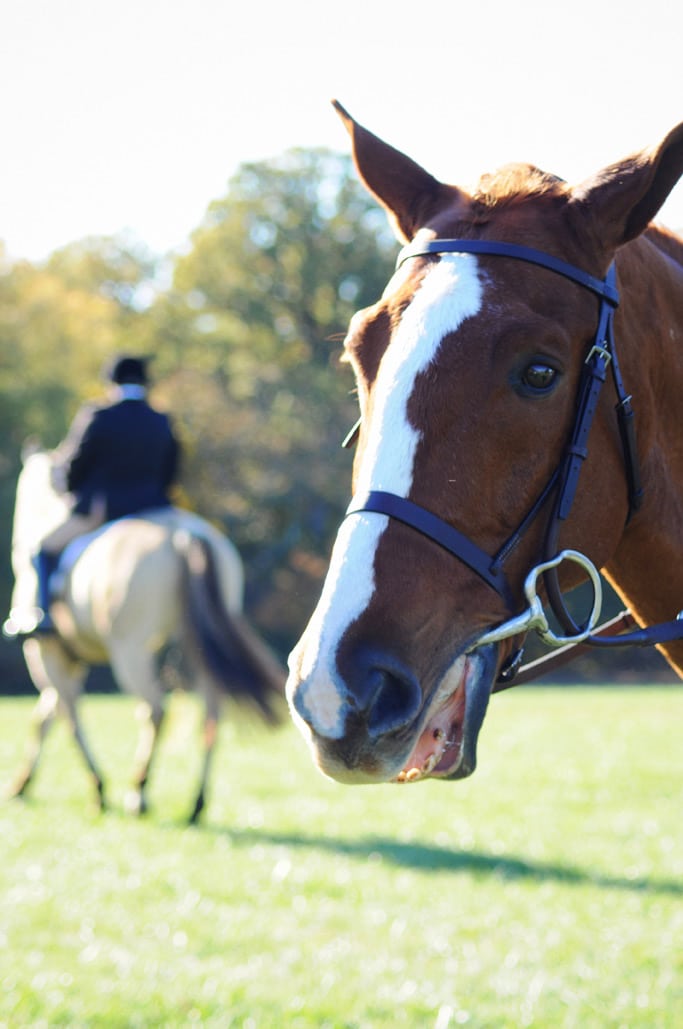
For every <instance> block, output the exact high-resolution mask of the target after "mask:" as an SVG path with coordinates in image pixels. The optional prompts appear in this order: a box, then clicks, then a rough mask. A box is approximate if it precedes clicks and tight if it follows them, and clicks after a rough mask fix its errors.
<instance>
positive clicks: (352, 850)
mask: <svg viewBox="0 0 683 1029" xmlns="http://www.w3.org/2000/svg"><path fill="white" fill-rule="evenodd" d="M201 830H202V831H204V832H210V833H215V834H216V835H224V836H227V837H229V838H230V840H231V842H232V843H233V844H235V845H236V846H255V845H258V844H265V845H271V846H283V847H295V848H296V847H300V848H307V849H313V850H323V851H330V852H332V853H335V854H342V855H345V856H347V857H352V858H364V859H373V860H380V861H383V862H386V863H387V864H390V865H396V866H398V867H402V868H412V869H414V870H416V871H423V870H424V871H428V872H454V873H463V872H464V873H467V874H474V875H480V876H495V877H497V878H500V879H504V880H510V881H514V880H524V879H528V880H530V881H535V882H538V883H541V882H548V881H552V882H558V883H567V884H568V885H574V886H598V887H602V888H605V889H613V890H629V891H632V892H634V893H660V894H668V895H671V896H683V882H679V881H676V880H673V879H655V878H649V877H645V878H642V877H641V878H630V877H627V876H620V875H604V874H602V873H593V872H590V871H586V870H585V869H581V868H574V867H571V866H570V865H557V864H547V863H544V862H542V861H530V860H528V859H527V858H522V857H510V856H507V857H506V856H504V855H498V854H484V853H481V852H479V851H473V850H448V849H447V848H445V847H439V846H436V845H434V844H430V843H427V844H424V843H402V842H400V841H397V840H391V839H385V838H382V837H379V836H363V837H359V838H358V839H356V840H346V839H340V838H336V837H327V836H318V835H316V836H305V835H303V834H300V833H298V834H294V833H278V832H269V831H268V830H267V829H260V828H258V829H256V828H255V829H225V828H221V827H220V826H212V825H204V826H202V827H201Z"/></svg>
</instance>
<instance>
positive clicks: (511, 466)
mask: <svg viewBox="0 0 683 1029" xmlns="http://www.w3.org/2000/svg"><path fill="white" fill-rule="evenodd" d="M336 106H337V110H338V112H339V113H340V115H341V117H342V119H343V121H344V123H345V125H346V127H347V129H348V131H349V133H350V136H351V139H352V144H353V154H354V160H355V164H356V168H357V170H358V172H359V174H360V177H361V179H362V181H363V182H364V184H365V185H366V187H367V188H368V190H369V191H370V192H371V193H372V194H373V195H374V196H375V198H376V199H377V200H378V201H379V202H380V203H381V204H382V205H383V206H384V208H385V209H386V211H387V213H388V215H389V217H390V220H391V222H392V223H393V225H394V228H395V231H396V235H397V237H398V239H399V241H400V242H401V243H403V244H410V245H409V246H408V247H407V249H406V251H405V253H404V257H405V259H404V260H403V261H402V262H401V263H400V265H399V267H398V269H397V271H396V272H395V274H394V276H393V278H392V279H391V280H390V282H389V283H388V285H387V287H386V289H385V291H384V294H383V296H382V297H381V299H380V300H379V301H378V302H377V303H376V304H374V305H373V306H372V307H370V308H367V309H366V310H363V311H360V312H358V313H357V314H356V315H355V316H354V317H353V319H352V321H351V324H350V328H349V331H348V335H347V337H346V341H345V356H346V359H347V360H348V361H349V362H350V363H351V365H352V368H353V371H354V373H355V377H356V382H357V387H358V395H359V402H360V413H361V418H360V423H359V431H358V438H357V450H356V455H355V461H354V466H353V494H354V502H352V505H351V507H350V509H349V513H348V515H347V517H346V518H345V519H344V521H343V522H342V525H341V527H340V529H339V532H338V535H337V539H336V542H335V545H334V548H333V552H332V557H331V563H330V568H329V572H328V575H327V578H326V581H325V583H324V587H323V591H322V596H321V598H320V601H319V603H318V606H317V608H316V610H315V612H314V613H313V616H312V618H311V620H310V622H309V624H308V626H307V628H306V630H305V632H304V633H303V636H302V637H301V639H300V641H299V643H298V645H297V646H296V648H295V649H294V650H293V652H292V654H291V656H290V677H289V682H288V697H289V702H290V707H291V710H292V712H293V716H294V719H295V721H296V722H297V724H298V725H299V727H300V728H301V730H302V732H303V733H304V735H305V736H306V737H307V739H308V741H309V743H310V746H311V748H312V751H313V754H314V758H315V760H316V762H317V764H318V765H319V767H320V769H321V770H322V771H323V772H324V773H326V774H327V775H329V776H331V777H333V778H335V779H338V780H340V781H345V782H352V783H359V782H381V781H388V780H394V781H405V780H413V779H420V778H425V777H437V778H451V779H452V778H461V777H463V776H466V775H469V774H470V773H471V772H472V771H473V769H474V767H475V763H476V744H477V736H478V733H479V729H480V726H481V724H482V721H483V718H484V714H485V711H486V706H487V702H488V697H489V694H490V691H491V688H492V685H493V683H494V682H495V680H496V678H497V676H498V675H499V673H500V671H501V668H503V667H504V666H505V664H506V662H508V661H509V659H510V657H511V654H512V652H513V651H514V649H515V647H516V646H517V644H518V639H517V633H516V630H514V629H513V630H511V631H509V632H508V633H502V634H498V635H496V633H491V629H492V627H496V626H499V625H500V624H501V623H504V624H511V625H513V626H514V625H515V624H516V623H515V615H517V614H518V613H519V612H520V610H522V609H523V607H524V603H525V596H524V586H525V582H527V580H528V576H529V572H530V570H533V569H535V568H538V566H539V563H540V562H541V561H542V559H543V558H547V557H548V556H550V557H551V558H555V557H556V555H557V554H558V553H559V552H560V551H561V548H562V547H571V548H572V552H573V551H576V552H579V554H582V555H585V556H586V565H581V563H579V564H578V565H577V564H575V563H573V562H571V561H563V562H562V563H561V565H560V568H559V570H558V574H559V579H560V582H561V587H562V589H566V588H570V587H572V586H574V585H576V584H577V582H578V581H580V579H581V578H582V577H583V575H584V573H585V567H586V566H587V567H589V568H591V567H595V568H596V569H597V568H602V567H603V566H605V565H606V564H608V562H609V561H610V560H611V558H612V557H613V555H614V553H615V551H616V549H617V548H618V545H619V542H620V540H621V539H622V537H623V535H624V531H625V530H624V527H625V525H626V523H627V519H628V515H629V504H630V497H629V491H628V488H627V476H626V475H625V470H624V447H623V444H622V439H621V433H620V429H619V425H618V424H617V419H616V418H615V415H614V403H615V397H614V389H613V387H612V384H611V383H610V384H609V387H606V388H605V389H603V391H602V394H601V395H600V396H599V399H598V401H597V402H596V403H595V407H596V410H595V414H594V417H593V415H592V414H591V417H592V419H593V420H592V428H591V433H590V448H589V451H588V454H587V456H586V454H585V453H583V454H578V455H577V454H574V455H573V458H572V455H571V454H569V456H568V446H569V444H571V438H572V429H573V427H574V426H575V425H576V417H577V415H576V408H577V403H579V401H578V400H577V398H581V397H582V396H583V394H582V393H581V390H582V388H583V387H582V383H583V380H584V378H585V371H584V367H585V363H586V359H587V351H589V350H590V348H591V344H592V343H593V342H595V343H596V344H597V345H598V348H599V349H600V344H601V342H602V341H601V340H600V339H597V338H596V332H597V331H598V322H599V321H600V319H601V318H602V312H603V310H604V311H605V312H607V313H606V314H605V321H606V322H607V321H608V320H609V319H611V315H612V313H613V309H614V306H615V305H616V290H613V289H612V288H611V287H610V286H609V284H605V283H606V276H607V275H608V271H609V269H610V266H611V265H612V263H613V261H614V259H615V256H616V254H617V251H618V250H619V249H620V248H621V247H623V246H624V245H625V244H627V243H629V241H631V240H635V239H636V237H638V236H640V235H641V233H643V232H644V231H645V229H646V228H647V226H648V223H649V221H650V219H651V218H652V217H653V216H654V215H655V214H656V212H657V210H658V209H659V207H660V206H661V204H662V203H663V202H664V200H665V199H666V196H667V195H668V193H669V191H670V190H671V188H672V187H673V185H674V184H675V182H676V180H677V178H678V176H679V175H680V172H681V167H682V165H683V126H679V128H678V129H676V130H674V131H673V132H672V133H670V135H669V136H667V138H666V139H665V140H664V141H663V142H662V143H661V144H660V145H659V146H657V147H654V148H652V149H651V150H647V151H643V152H641V153H638V154H636V155H634V156H633V157H631V158H628V159H626V160H624V161H621V162H619V163H618V164H615V165H613V166H611V167H608V168H606V169H604V170H603V171H601V172H600V173H599V174H598V175H596V176H595V177H593V178H591V179H590V180H588V181H586V182H583V183H581V184H580V185H578V186H570V185H569V184H567V183H566V182H564V181H562V180H561V179H559V178H557V177H556V176H553V175H548V174H545V173H543V172H541V171H539V170H538V169H537V168H533V167H531V166H527V165H513V166H509V167H506V168H504V169H503V170H502V171H500V172H498V173H496V174H494V175H487V176H484V177H483V178H482V179H481V180H480V182H479V184H478V186H477V187H476V189H474V190H473V191H469V192H468V191H465V190H464V189H461V188H458V187H455V186H452V185H446V184H444V183H441V182H439V181H437V180H436V179H435V178H434V177H433V176H431V175H430V174H429V173H428V172H427V171H425V170H424V169H423V168H421V167H420V166H419V165H418V164H416V163H415V162H414V161H413V160H411V159H410V158H408V157H407V156H405V155H404V154H402V153H400V152H398V151H397V150H395V149H394V148H393V147H391V146H389V145H387V144H386V143H384V142H383V141H382V140H380V139H378V138H377V137H376V136H375V135H373V134H372V133H370V132H369V131H367V130H366V129H364V128H363V127H362V126H360V125H358V124H357V123H356V122H355V121H354V120H353V119H352V118H351V117H350V116H349V115H348V114H347V113H346V112H345V111H344V110H343V108H341V107H340V106H339V105H336ZM444 241H445V242H446V243H449V244H453V245H452V246H450V245H449V246H445V245H444ZM454 241H455V242H454ZM489 243H490V244H492V251H491V252H487V245H488V244H489ZM482 244H483V246H482ZM638 245H640V244H636V246H638ZM496 247H497V248H498V249H496ZM515 248H516V249H515ZM522 253H523V254H525V255H526V256H524V257H523V258H522V259H515V258H520V257H521V256H522ZM530 253H531V254H537V255H539V254H540V255H541V256H542V255H547V258H548V260H547V262H545V263H544V261H541V262H540V264H539V263H534V262H533V261H532V260H530V259H529V258H528V254H530ZM620 268H621V266H620ZM558 269H559V270H558ZM620 275H621V271H620ZM638 275H641V276H644V278H645V282H646V285H645V287H644V288H646V289H649V290H650V291H651V292H653V291H654V290H655V284H654V283H653V281H652V278H653V275H652V272H651V271H648V270H647V254H645V255H644V256H642V255H641V256H639V255H635V256H634V258H633V261H632V262H631V264H627V263H624V266H623V283H622V282H621V281H620V286H622V288H623V289H624V291H625V290H626V288H627V287H630V288H631V289H632V290H635V288H636V285H637V284H634V282H633V280H634V277H637V276H638ZM632 308H633V304H632V303H630V302H629V304H626V303H625V302H624V303H622V309H623V310H622V312H620V313H619V315H618V316H617V317H618V319H619V320H618V321H617V331H618V334H619V333H621V334H625V335H626V336H629V337H630V335H631V334H633V333H634V332H635V331H637V329H638V327H639V325H641V324H642V323H643V321H644V317H643V316H642V315H641V316H640V317H639V319H635V316H634V321H633V322H632V323H629V322H628V321H627V318H626V311H627V309H628V312H630V311H631V309H632ZM629 343H630V339H629ZM634 349H635V347H629V348H628V352H627V353H625V354H624V360H623V369H622V371H623V376H624V378H625V379H626V380H627V384H630V387H629V388H632V389H633V388H635V386H636V384H637V381H638V375H639V372H638V368H637V366H636V365H635V364H634V362H633V358H632V356H631V352H632V350H634ZM606 356H607V357H609V356H610V355H606ZM603 371H604V369H603ZM603 378H604V375H603ZM639 432H640V436H639V444H640V445H641V448H648V447H650V446H651V445H652V438H653V433H654V427H653V425H652V424H651V421H650V419H649V415H647V414H644V415H643V418H642V421H641V424H640V425H639ZM568 441H569V444H568ZM569 449H571V447H570V446H569ZM574 449H575V450H576V449H577V447H575V448H574ZM574 458H575V459H577V460H579V463H580V464H581V466H582V470H581V476H580V480H579V482H578V486H577V487H576V489H575V496H573V497H572V503H571V514H570V516H569V517H568V518H566V520H564V519H561V518H559V517H555V519H554V524H555V526H556V527H558V526H559V528H558V530H557V531H556V532H555V533H554V535H553V538H552V546H551V550H552V553H550V554H548V543H547V540H548V521H549V518H550V512H551V511H552V509H553V503H555V502H556V494H557V491H558V489H559V485H558V477H557V469H558V467H559V466H560V465H563V464H564V465H566V464H567V462H568V461H569V460H570V459H574ZM567 474H568V473H567ZM358 498H361V499H358ZM415 512H417V513H415ZM430 522H434V525H435V528H434V531H431V530H430ZM451 537H454V538H455V539H456V543H454V544H453V546H450V545H446V544H445V543H444V540H446V539H447V540H450V539H451ZM457 540H459V541H460V542H459V543H458V542H457ZM463 541H464V542H463Z"/></svg>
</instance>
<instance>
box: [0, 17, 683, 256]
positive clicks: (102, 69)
mask: <svg viewBox="0 0 683 1029" xmlns="http://www.w3.org/2000/svg"><path fill="white" fill-rule="evenodd" d="M682 29H683V7H682V6H681V5H679V4H675V3H672V2H671V0H648V2H645V3H643V2H642V0H621V2H619V3H615V2H614V0H576V2H574V3H571V2H570V3H565V4H556V3H550V2H549V0H518V2H517V3H515V2H514V0H413V2H408V0H338V2H335V3H329V2H328V0H289V2H286V0H251V2H249V0H246V2H244V0H242V2H240V0H0V144H1V149H0V153H1V154H2V159H1V161H0V239H2V240H4V242H5V244H6V246H7V248H8V251H9V254H10V256H11V257H15V258H18V257H27V258H29V259H31V260H41V259H42V258H44V257H45V256H46V255H47V254H48V253H49V252H50V251H51V250H53V249H55V248H57V247H59V246H62V245H64V244H66V243H68V242H71V241H73V240H75V239H79V238H81V237H83V236H87V235H92V234H95V235H100V234H104V235H107V234H113V233H117V232H119V231H122V230H124V229H130V230H132V232H133V233H134V234H135V235H136V236H137V237H138V238H139V239H141V240H142V241H144V242H145V243H147V244H148V245H149V246H150V247H151V248H152V249H153V250H157V251H159V252H163V251H166V250H170V249H174V248H178V247H181V246H182V245H183V243H184V242H185V241H186V239H187V237H188V235H189V233H190V232H191V231H192V230H193V229H194V228H195V227H196V226H197V225H198V224H199V223H200V221H201V219H202V217H203V215H204V212H205V210H206V208H207V206H208V204H209V203H210V201H211V200H213V199H215V198H216V197H219V196H222V195H223V194H224V193H225V192H226V188H227V181H228V178H229V176H230V175H231V174H232V173H233V172H234V171H235V170H236V168H237V167H238V165H239V164H240V163H242V162H244V161H250V160H262V159H265V158H268V157H272V156H275V155H277V154H279V153H282V152H283V151H284V150H286V149H288V148H289V147H293V146H304V147H312V146H329V147H332V148H334V149H338V150H346V149H347V148H348V143H347V137H346V133H345V131H344V129H343V127H342V125H341V122H339V120H338V118H337V117H336V115H335V114H334V112H333V110H332V108H331V107H330V105H329V100H330V98H331V97H333V96H336V97H338V98H339V100H341V102H342V103H343V104H344V105H345V106H346V107H347V108H348V110H349V111H350V112H351V113H352V114H353V115H354V117H356V118H357V119H358V120H359V121H361V122H363V123H364V124H365V125H367V126H368V127H369V128H371V129H372V130H373V131H374V132H376V133H377V134H378V135H380V136H382V137H383V138H385V139H387V140H388V141H389V142H391V143H393V144H394V145H395V146H397V147H398V148H399V149H402V150H404V151H405V152H406V153H408V154H410V156H411V157H413V158H414V159H415V160H417V161H418V162H419V163H420V164H422V165H424V166H425V167H426V168H428V170H429V171H431V172H432V173H433V174H435V175H437V176H438V177H440V178H442V179H444V180H447V181H451V182H455V183H459V184H462V185H467V184H468V183H470V182H472V181H474V180H476V179H477V178H478V176H479V174H480V173H481V172H484V171H487V170H492V169H493V168H495V167H497V166H499V165H501V164H504V163H506V162H508V161H510V160H522V161H531V162H533V163H536V164H538V165H539V166H540V167H542V168H543V169H544V170H546V171H550V172H554V173H556V174H558V175H561V176H563V177H564V178H566V179H568V180H570V181H578V180H580V179H582V178H584V177H586V176H588V175H590V174H591V173H592V172H594V171H597V170H598V169H599V168H601V167H602V166H603V165H606V164H609V163H611V162H612V161H615V160H617V159H619V158H621V157H624V156H626V155H627V154H630V153H632V152H633V151H634V150H637V149H639V148H640V147H642V146H647V145H649V144H650V143H653V142H657V141H659V140H660V139H661V138H662V137H663V136H664V135H666V133H667V132H668V131H669V130H670V129H671V128H673V126H674V125H675V124H676V123H677V122H679V121H680V120H681V119H683V75H682V74H681V67H682V65H683V31H682ZM660 220H661V221H663V222H664V223H665V224H667V225H669V227H671V228H678V229H683V185H679V186H678V187H677V189H676V191H675V192H674V194H672V198H671V199H670V200H669V201H668V202H667V204H666V206H665V208H664V209H663V211H662V214H661V215H660Z"/></svg>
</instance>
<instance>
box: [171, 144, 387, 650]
mask: <svg viewBox="0 0 683 1029" xmlns="http://www.w3.org/2000/svg"><path fill="white" fill-rule="evenodd" d="M395 250H396V245H395V243H393V241H392V239H391V237H390V234H389V231H388V228H387V227H386V221H385V217H384V214H383V212H381V211H380V210H379V208H377V207H376V205H375V204H374V203H373V202H372V200H370V199H369V198H368V196H367V194H366V193H365V191H364V190H362V189H361V187H360V186H359V185H358V184H357V181H356V177H355V174H354V173H353V172H352V170H351V165H350V161H349V160H348V159H347V158H344V157H340V156H338V155H336V154H333V153H330V152H329V151H325V150H315V151H304V150H292V151H290V152H288V153H286V154H284V155H283V156H282V157H280V158H279V159H276V160H274V161H270V162H267V163H265V162H264V163H259V164H247V165H244V166H242V167H241V168H240V169H239V170H238V172H237V174H236V175H235V176H234V178H233V179H232V180H231V181H230V183H229V189H228V192H227V194H226V195H225V196H224V197H223V198H221V199H219V200H216V201H215V202H214V203H212V204H211V206H210V207H209V209H208V211H207V214H206V217H205V219H204V222H203V224H202V225H201V226H200V227H199V228H198V230H197V231H196V232H195V234H194V236H193V238H192V248H191V250H190V251H189V253H187V254H186V255H185V256H184V257H182V258H180V259H179V260H178V262H177V264H176V267H175V274H174V278H173V284H172V288H171V290H169V291H168V292H167V293H166V294H164V295H163V296H162V297H160V298H159V302H158V304H156V305H155V307H154V309H153V311H152V312H151V315H152V319H153V321H154V325H155V335H156V338H157V339H158V341H159V361H158V366H159V368H163V369H164V371H166V372H167V373H168V376H169V377H168V379H167V381H166V383H165V385H164V389H163V391H162V392H163V394H164V396H165V398H166V400H167V402H168V405H169V406H170V407H172V408H173V409H174V410H175V411H176V412H177V414H178V418H179V422H180V427H181V431H182V434H183V437H184V443H185V450H186V460H185V475H184V483H185V486H186V489H187V491H188V494H189V496H190V498H191V500H192V502H193V503H194V504H196V506H197V507H198V508H199V509H200V510H201V511H202V512H203V513H204V514H208V515H209V517H213V518H214V519H215V520H216V521H218V522H219V523H220V524H221V525H223V527H225V528H227V529H228V531H229V532H230V535H231V536H232V538H233V539H234V540H235V542H236V544H237V545H238V547H239V548H240V550H241V551H242V553H243V555H244V556H245V558H246V560H247V565H248V572H249V575H248V581H249V584H250V600H251V603H252V605H253V606H254V608H255V609H256V614H257V617H259V618H260V619H261V624H262V627H264V628H267V629H268V630H269V633H270V635H271V638H274V639H276V640H277V641H279V642H280V643H281V645H282V646H283V647H285V646H288V645H290V644H291V643H292V642H293V641H294V639H295V638H296V635H297V633H298V631H299V630H300V628H301V626H302V624H303V622H304V621H305V617H306V616H307V614H308V613H309V612H310V609H311V607H312V606H313V603H314V600H315V594H316V592H317V589H318V587H319V584H320V579H321V577H322V573H323V569H324V567H325V564H326V560H327V556H328V554H329V548H330V542H331V538H332V535H333V532H334V531H335V529H336V526H337V525H338V522H339V518H340V515H341V513H342V512H343V509H344V506H345V503H346V501H347V500H348V494H349V480H350V464H351V459H350V455H349V454H348V453H347V452H344V451H342V450H341V449H340V441H341V439H342V438H343V436H344V435H345V434H346V432H347V430H348V428H349V427H350V425H351V424H352V423H353V422H354V421H355V419H356V417H357V406H356V402H355V399H354V398H353V396H352V387H353V383H352V377H351V373H350V371H349V370H348V369H346V368H343V369H340V368H339V357H340V354H341V346H340V342H341V340H342V339H343V336H344V335H345V331H346V327H347V324H348V321H349V318H350V317H351V315H352V314H353V312H354V311H355V310H356V309H357V308H358V307H363V306H366V305H368V304H370V303H372V302H374V301H375V300H376V299H377V298H378V296H379V295H380V293H381V291H382V289H383V288H384V285H385V283H386V281H387V279H388V278H389V276H390V273H391V266H392V260H393V257H394V254H395Z"/></svg>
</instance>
